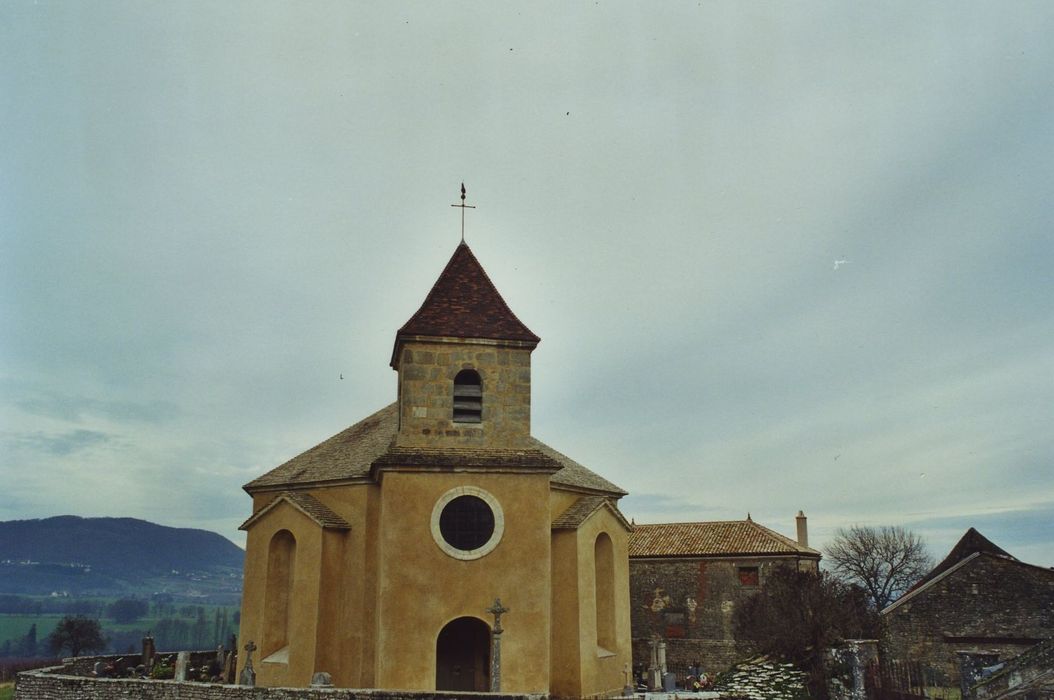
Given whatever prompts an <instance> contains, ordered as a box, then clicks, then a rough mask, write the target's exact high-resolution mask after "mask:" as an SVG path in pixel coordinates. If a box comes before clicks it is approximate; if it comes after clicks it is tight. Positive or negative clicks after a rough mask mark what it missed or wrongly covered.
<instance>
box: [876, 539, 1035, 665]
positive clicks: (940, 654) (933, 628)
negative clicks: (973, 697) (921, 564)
mask: <svg viewBox="0 0 1054 700" xmlns="http://www.w3.org/2000/svg"><path fill="white" fill-rule="evenodd" d="M882 619H883V621H884V623H885V626H886V643H887V648H888V651H889V654H890V655H891V656H893V657H895V658H902V659H911V660H913V661H917V662H920V663H922V664H923V665H924V667H925V668H926V669H927V674H928V676H929V677H930V678H932V679H933V680H934V681H935V682H934V685H938V684H940V685H952V686H954V685H957V684H958V682H959V680H960V664H959V654H960V653H961V652H969V653H979V652H986V653H988V654H989V655H990V656H991V657H992V659H993V663H995V659H996V658H998V659H999V660H1000V661H1006V660H1007V659H1011V658H1014V657H1016V656H1017V655H1019V654H1021V653H1022V652H1024V651H1026V650H1027V649H1030V648H1032V647H1033V646H1035V645H1036V644H1038V643H1039V642H1040V641H1042V640H1046V639H1051V638H1054V570H1052V569H1047V568H1044V567H1041V566H1034V565H1032V564H1026V563H1025V562H1023V561H1019V560H1018V559H1017V558H1015V557H1014V556H1012V555H1010V554H1009V553H1008V552H1007V551H1006V550H1004V549H1002V548H1001V547H999V546H997V545H996V544H995V543H993V542H992V541H991V540H989V539H988V538H987V537H985V536H984V535H982V534H981V533H980V532H978V531H977V530H975V529H974V528H972V527H971V528H970V529H969V530H967V531H966V533H965V534H964V535H963V536H962V537H961V538H960V539H959V541H958V542H957V543H956V544H955V546H954V547H952V550H951V552H949V553H948V556H946V557H945V558H944V559H943V560H942V561H941V562H940V563H939V564H937V566H935V567H934V568H933V570H932V571H930V572H929V573H928V574H926V576H924V577H923V578H922V579H921V580H920V581H919V582H918V583H916V584H915V585H914V586H913V587H912V588H911V590H909V591H908V592H907V593H905V594H904V595H902V596H901V597H900V598H898V599H897V600H895V601H894V602H893V603H891V604H890V605H888V606H887V607H886V608H885V609H884V610H883V611H882Z"/></svg>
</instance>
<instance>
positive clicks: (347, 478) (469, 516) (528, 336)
mask: <svg viewBox="0 0 1054 700" xmlns="http://www.w3.org/2000/svg"><path fill="white" fill-rule="evenodd" d="M538 343H539V338H538V336H536V335H535V334H534V333H532V332H531V331H530V330H529V329H528V328H527V327H526V326H525V325H524V324H523V323H522V322H521V321H520V320H519V319H518V318H517V317H516V316H515V315H514V314H513V313H512V311H511V310H510V309H509V307H508V306H507V305H506V303H505V301H504V300H503V299H502V297H501V295H500V294H499V293H498V290H497V289H496V288H495V286H494V284H493V283H492V282H491V280H490V279H489V278H488V276H487V274H486V272H484V270H483V268H482V267H481V266H480V264H479V262H478V261H477V260H476V257H475V256H474V255H473V253H472V251H471V250H470V249H469V247H468V245H466V244H465V243H464V242H462V243H461V244H460V245H459V246H458V247H457V249H456V250H455V251H454V254H453V256H452V257H451V258H450V261H449V262H448V263H447V265H446V267H445V268H444V269H443V271H442V273H441V274H440V276H439V279H438V280H437V281H436V282H435V284H434V285H433V286H432V289H431V291H430V292H429V293H428V295H427V297H426V298H425V300H424V303H423V304H422V305H421V308H420V309H418V311H417V312H416V313H415V314H414V315H413V316H411V317H410V320H409V321H407V322H406V323H405V324H404V325H403V326H402V328H400V329H399V331H398V332H397V333H396V335H395V344H394V348H393V351H392V355H391V362H390V364H391V367H392V369H394V370H395V371H396V372H397V373H398V389H397V396H396V401H395V403H392V404H391V405H389V406H386V407H384V408H382V409H380V410H379V411H377V412H376V413H374V414H372V415H370V416H367V417H366V418H364V419H362V420H361V421H359V422H358V423H355V424H354V425H352V426H351V427H349V428H347V429H346V430H344V431H342V432H340V433H338V434H336V435H334V436H333V437H331V438H329V439H327V440H325V441H323V442H321V443H320V444H318V445H316V446H315V447H312V448H311V449H309V450H307V451H306V452H304V453H303V454H300V455H298V456H296V457H294V458H293V459H291V460H289V461H288V462H286V463H285V464H282V465H280V466H278V467H276V468H275V469H272V470H271V471H269V472H267V473H266V474H264V475H263V476H260V477H259V478H257V479H254V480H253V481H251V482H249V483H248V484H246V485H245V487H244V488H245V490H246V491H247V492H248V493H249V495H250V496H252V516H251V517H249V519H248V520H246V521H245V523H244V524H243V525H242V529H244V530H246V531H247V543H246V556H245V584H244V593H243V599H242V615H241V639H242V640H243V642H246V643H248V642H252V644H253V645H255V648H256V652H255V653H254V654H253V666H254V669H255V672H256V678H257V684H258V685H264V686H287V687H288V686H292V687H296V686H306V685H308V684H309V683H310V682H311V679H312V676H313V674H314V673H315V672H327V673H329V674H330V676H331V678H332V682H333V684H334V685H335V686H338V687H352V688H384V689H405V690H424V691H428V690H454V691H496V690H500V691H501V692H503V693H541V694H550V695H554V696H565V697H596V696H604V695H611V694H617V693H619V692H620V691H621V690H622V688H623V686H624V685H625V682H626V681H625V676H624V674H623V670H624V668H625V667H626V666H627V664H629V663H630V662H631V656H630V654H631V650H630V605H629V564H628V556H627V551H628V539H629V533H630V530H631V529H632V528H631V526H630V525H629V523H628V522H627V521H626V519H625V517H623V515H622V514H621V513H620V512H619V510H618V507H617V505H616V504H617V502H618V500H619V498H621V497H622V496H623V495H625V492H624V491H623V490H621V489H620V488H619V487H617V486H615V485H614V484H612V483H611V482H609V481H607V480H605V479H603V478H601V477H600V476H598V475H597V474H595V473H593V472H592V471H590V470H588V469H586V468H585V467H583V466H582V465H580V464H578V463H577V462H575V461H574V460H572V459H570V458H569V457H566V456H564V455H563V454H561V453H559V452H557V451H556V450H554V449H552V448H551V447H549V446H548V445H546V444H544V443H542V442H540V441H539V440H537V439H535V438H534V437H533V436H532V435H531V353H532V352H533V351H534V349H535V347H536V346H537V345H538ZM245 656H246V655H245V654H244V653H243V654H241V655H240V657H243V658H240V659H239V664H240V665H241V666H244V664H245V659H244V657H245ZM241 670H242V669H241V668H239V672H240V671H241Z"/></svg>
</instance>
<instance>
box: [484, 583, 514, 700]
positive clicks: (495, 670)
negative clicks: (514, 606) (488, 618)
mask: <svg viewBox="0 0 1054 700" xmlns="http://www.w3.org/2000/svg"><path fill="white" fill-rule="evenodd" d="M487 612H489V613H490V614H491V615H493V616H494V627H493V628H492V629H491V631H490V692H492V693H500V692H501V633H502V632H504V631H505V630H503V629H502V628H501V616H502V615H504V614H505V613H507V612H509V609H508V608H506V607H505V606H504V605H502V604H501V598H495V599H494V605H492V606H490V607H489V608H487Z"/></svg>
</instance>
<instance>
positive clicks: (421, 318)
mask: <svg viewBox="0 0 1054 700" xmlns="http://www.w3.org/2000/svg"><path fill="white" fill-rule="evenodd" d="M422 335H424V336H440V337H453V338H486V339H490V340H518V341H524V342H528V343H534V344H537V343H538V342H539V341H540V340H541V339H540V338H539V337H538V336H536V335H535V334H534V333H532V332H531V330H530V329H529V328H527V326H525V325H523V322H522V321H520V319H518V318H516V314H514V313H513V312H512V311H511V310H510V309H509V306H508V304H506V303H505V300H504V299H502V297H501V294H500V293H499V292H498V290H497V288H496V287H495V286H494V283H493V282H491V281H490V277H488V276H487V273H486V272H485V271H484V270H483V266H482V265H480V264H479V261H478V260H476V256H475V255H473V254H472V250H471V249H470V248H469V247H468V244H466V243H464V242H462V243H461V244H460V245H458V247H457V249H456V250H455V251H454V255H453V256H451V258H450V261H449V262H448V263H447V264H446V267H445V268H443V272H442V273H441V274H440V275H439V279H437V280H436V282H435V284H434V285H432V289H431V291H429V292H428V296H426V297H425V300H424V302H423V303H422V304H421V308H419V309H418V310H417V313H415V314H414V315H413V316H411V317H410V320H409V321H407V322H406V323H405V324H403V327H402V328H400V329H399V331H398V333H396V335H395V346H396V349H398V347H399V343H400V341H401V340H402V339H403V338H405V337H406V336H422ZM395 357H396V355H395V354H393V364H394V361H395Z"/></svg>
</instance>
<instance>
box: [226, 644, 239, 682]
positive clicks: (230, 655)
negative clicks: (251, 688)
mask: <svg viewBox="0 0 1054 700" xmlns="http://www.w3.org/2000/svg"><path fill="white" fill-rule="evenodd" d="M236 658H237V657H236V656H235V655H234V652H233V651H228V652H227V655H226V656H225V657H224V658H223V679H222V680H223V682H224V683H233V682H234V660H235V659H236Z"/></svg>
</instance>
